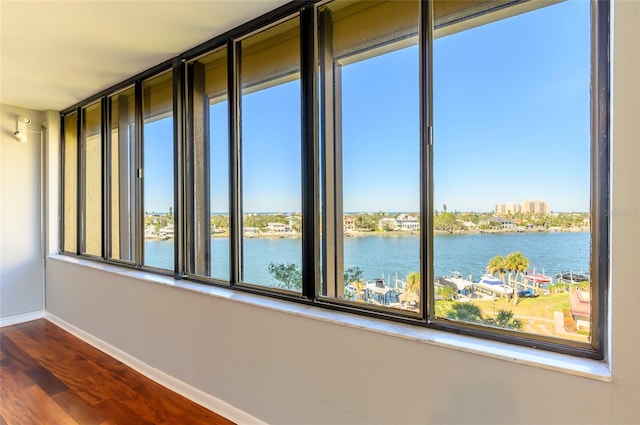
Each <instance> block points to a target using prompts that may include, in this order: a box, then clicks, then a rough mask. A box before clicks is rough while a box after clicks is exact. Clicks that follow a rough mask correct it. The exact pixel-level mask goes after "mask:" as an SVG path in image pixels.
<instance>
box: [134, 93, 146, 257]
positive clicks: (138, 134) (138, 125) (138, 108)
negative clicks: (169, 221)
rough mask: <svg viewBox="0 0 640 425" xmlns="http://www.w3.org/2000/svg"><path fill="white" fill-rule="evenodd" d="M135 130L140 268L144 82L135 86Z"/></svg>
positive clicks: (137, 248)
mask: <svg viewBox="0 0 640 425" xmlns="http://www.w3.org/2000/svg"><path fill="white" fill-rule="evenodd" d="M134 91H135V94H134V97H135V101H134V105H135V106H134V107H135V129H134V135H135V137H134V146H135V147H134V151H135V153H136V155H135V158H134V160H133V161H132V162H133V163H134V164H135V166H134V168H135V173H134V179H135V202H134V213H133V217H134V218H135V222H136V224H137V226H136V236H137V238H136V239H137V240H136V244H135V250H136V258H135V260H136V265H137V266H138V267H139V268H140V267H142V266H143V264H144V206H143V199H144V169H143V168H142V167H143V164H144V149H143V143H142V141H143V137H144V128H143V127H144V124H143V120H144V119H143V111H142V104H143V100H144V99H143V92H142V81H136V84H135V89H134Z"/></svg>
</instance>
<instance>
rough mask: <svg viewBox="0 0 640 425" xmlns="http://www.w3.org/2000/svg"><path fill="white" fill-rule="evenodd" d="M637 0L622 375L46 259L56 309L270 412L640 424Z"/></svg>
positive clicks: (624, 231)
mask: <svg viewBox="0 0 640 425" xmlns="http://www.w3.org/2000/svg"><path fill="white" fill-rule="evenodd" d="M638 22H640V2H631V1H621V2H616V15H615V25H614V33H615V43H616V44H615V50H614V52H613V54H614V77H615V86H614V118H613V126H614V134H613V138H612V146H613V195H612V196H613V212H612V244H613V246H612V258H611V265H612V271H611V288H612V290H611V294H610V295H611V306H612V309H611V310H612V311H611V332H610V335H611V347H610V350H611V356H610V364H611V368H612V375H613V376H612V382H601V381H596V380H593V379H588V378H580V377H577V376H574V375H570V374H565V373H562V372H557V371H550V370H545V369H538V368H535V367H532V366H527V365H522V364H518V363H515V362H511V361H506V360H499V359H493V358H489V357H486V356H482V355H477V354H470V353H465V352H462V351H459V350H455V349H451V348H444V347H438V346H435V345H432V344H428V343H421V342H416V341H412V340H408V339H401V338H396V337H393V336H389V335H383V334H379V333H373V332H369V331H366V330H361V329H356V328H353V327H347V326H341V325H338V324H335V323H330V322H325V321H319V320H315V319H310V318H305V317H300V316H295V315H291V314H287V313H284V312H281V311H274V310H269V309H265V308H261V307H256V306H251V305H246V304H243V303H239V302H237V301H234V300H233V296H231V297H229V298H228V299H224V298H216V297H210V296H203V295H201V294H197V293H193V292H189V291H185V290H180V289H176V288H172V287H168V286H163V285H159V284H156V283H152V282H145V281H141V280H134V279H132V278H129V277H125V276H121V275H117V274H113V273H109V272H105V271H101V270H97V269H95V268H90V267H84V266H81V265H75V264H70V263H69V262H63V261H58V260H56V259H50V260H49V261H48V266H47V311H48V312H50V313H52V314H54V315H56V316H58V317H60V318H61V319H63V320H65V321H67V322H69V323H71V324H72V325H74V326H76V327H78V328H80V329H82V330H84V331H86V332H89V333H91V334H92V335H94V336H96V337H97V338H100V339H101V340H103V341H106V342H107V343H109V344H111V345H113V346H115V347H117V348H119V349H120V350H123V351H125V352H126V353H128V354H130V355H132V356H135V357H137V358H138V359H140V360H142V361H143V362H145V363H147V364H148V365H150V366H152V367H155V368H158V369H160V370H162V371H164V372H165V373H167V374H169V375H172V376H174V377H176V378H177V379H180V380H182V381H184V382H186V383H188V384H190V385H192V386H193V387H196V388H198V389H200V390H203V391H205V392H207V393H209V394H212V395H214V396H216V397H218V398H220V399H222V400H224V401H226V402H228V403H230V404H231V405H233V406H236V407H237V408H240V409H242V410H244V411H246V412H248V413H250V414H252V415H254V416H255V417H257V418H260V419H262V420H264V421H266V422H269V423H273V424H287V423H290V424H306V423H309V424H312V423H314V424H328V423H343V424H373V423H385V424H414V423H438V424H444V423H491V424H497V423H509V424H516V423H523V424H524V423H536V424H560V423H562V424H572V423H581V424H587V423H588V424H594V423H602V424H604V423H607V424H632V423H640V402H639V401H640V332H639V331H638V325H639V324H640V323H639V322H640V320H639V317H640V316H639V315H638V300H640V284H639V282H638V276H639V274H638V264H639V261H638V260H639V254H638V252H640V190H639V188H638V186H639V184H640V167H639V166H638V164H639V162H640V142H639V140H638V135H639V134H640V119H638V115H640V82H639V79H640V56H639V54H640V40H639V34H640V32H639V29H638Z"/></svg>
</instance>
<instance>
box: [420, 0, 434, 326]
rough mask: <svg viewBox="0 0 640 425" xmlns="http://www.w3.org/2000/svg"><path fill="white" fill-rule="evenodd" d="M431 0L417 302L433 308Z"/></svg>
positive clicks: (423, 78) (423, 33) (423, 46)
mask: <svg viewBox="0 0 640 425" xmlns="http://www.w3.org/2000/svg"><path fill="white" fill-rule="evenodd" d="M432 22H433V2H431V1H421V2H420V21H419V35H418V39H419V42H418V43H419V46H418V48H419V51H420V53H419V55H420V64H419V67H420V70H419V73H420V99H419V102H420V210H421V211H420V297H421V300H420V304H421V305H423V306H425V308H423V309H422V311H421V314H422V317H423V318H424V319H426V318H428V317H431V315H432V314H434V311H435V297H434V296H433V294H435V287H434V273H433V264H434V259H433V253H434V251H433V237H434V236H433V235H434V233H433V210H434V207H433V54H432V52H433V25H432Z"/></svg>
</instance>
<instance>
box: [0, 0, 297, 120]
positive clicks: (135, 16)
mask: <svg viewBox="0 0 640 425" xmlns="http://www.w3.org/2000/svg"><path fill="white" fill-rule="evenodd" d="M287 2H288V0H235V1H233V0H213V1H149V0H139V1H70V0H66V1H53V0H49V1H25V0H17V1H12V0H0V103H2V104H7V105H13V106H19V107H23V108H27V109H33V110H41V111H44V110H61V109H64V108H66V107H68V106H71V105H73V104H75V103H77V102H78V101H80V100H82V99H85V98H87V97H89V96H90V95H92V94H94V93H97V92H99V91H101V90H103V89H106V88H108V87H110V86H112V85H114V84H116V83H118V82H120V81H123V80H125V79H126V78H127V77H130V76H132V75H135V74H137V73H138V72H140V71H144V70H145V69H148V68H150V67H152V66H154V65H157V64H159V63H161V62H163V61H164V60H166V59H169V58H171V57H174V56H175V55H177V54H179V53H182V52H184V51H186V50H188V49H189V48H191V47H193V46H196V45H198V44H200V43H202V42H203V41H206V40H208V39H210V38H213V37H214V36H216V35H219V34H222V33H223V32H225V31H227V30H229V29H232V28H234V27H237V26H238V25H241V24H243V23H244V22H247V21H248V20H250V19H252V18H255V17H257V16H260V15H262V14H263V13H265V12H268V11H270V10H272V9H274V8H276V7H278V6H280V5H282V4H285V3H287Z"/></svg>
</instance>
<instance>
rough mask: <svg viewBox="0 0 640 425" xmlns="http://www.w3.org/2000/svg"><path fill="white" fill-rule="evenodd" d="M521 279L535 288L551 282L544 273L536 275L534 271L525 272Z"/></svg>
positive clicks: (549, 277) (550, 278)
mask: <svg viewBox="0 0 640 425" xmlns="http://www.w3.org/2000/svg"><path fill="white" fill-rule="evenodd" d="M523 277H524V280H525V281H526V282H528V283H532V284H534V285H535V286H540V285H542V284H547V283H551V282H553V278H552V277H551V276H547V275H545V274H544V271H543V272H542V273H536V270H535V269H534V270H533V272H527V273H526V274H525V275H524V276H523Z"/></svg>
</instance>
